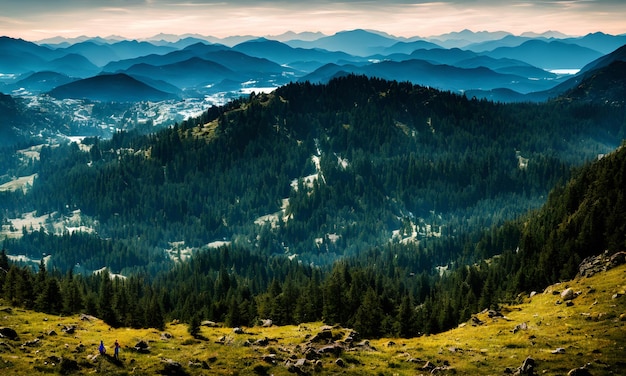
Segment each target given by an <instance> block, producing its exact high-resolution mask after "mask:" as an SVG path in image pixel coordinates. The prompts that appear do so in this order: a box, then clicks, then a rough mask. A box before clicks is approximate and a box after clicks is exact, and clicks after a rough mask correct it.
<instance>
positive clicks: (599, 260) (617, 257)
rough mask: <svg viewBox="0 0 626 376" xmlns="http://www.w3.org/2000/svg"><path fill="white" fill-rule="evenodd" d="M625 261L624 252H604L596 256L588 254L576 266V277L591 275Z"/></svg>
mask: <svg viewBox="0 0 626 376" xmlns="http://www.w3.org/2000/svg"><path fill="white" fill-rule="evenodd" d="M624 263H626V252H624V251H622V252H617V253H613V254H611V253H609V251H604V253H602V254H600V255H597V256H590V257H587V258H586V259H584V260H583V262H581V263H580V265H579V266H578V277H591V276H592V275H594V274H596V273H599V272H605V271H607V270H609V269H611V268H614V267H616V266H619V265H622V264H624Z"/></svg>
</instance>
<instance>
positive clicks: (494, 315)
mask: <svg viewBox="0 0 626 376" xmlns="http://www.w3.org/2000/svg"><path fill="white" fill-rule="evenodd" d="M487 316H488V317H489V318H490V319H493V318H497V317H504V315H503V314H502V312H500V311H496V310H493V309H490V310H489V311H487Z"/></svg>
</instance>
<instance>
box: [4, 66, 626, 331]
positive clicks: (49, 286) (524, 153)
mask: <svg viewBox="0 0 626 376" xmlns="http://www.w3.org/2000/svg"><path fill="white" fill-rule="evenodd" d="M625 126H626V121H625V114H624V110H623V107H621V106H619V105H603V104H594V103H593V102H584V103H579V102H577V101H571V102H568V101H554V102H548V103H544V104H507V105H505V104H497V103H492V102H487V101H479V100H475V99H471V98H466V97H464V96H459V95H456V94H451V93H447V92H440V91H437V90H433V89H429V88H425V87H420V86H415V85H412V84H409V83H398V82H388V81H383V80H378V79H369V78H365V77H359V76H347V77H343V78H338V79H334V80H332V81H331V82H330V83H329V84H327V85H313V84H310V83H298V84H290V85H287V86H284V87H281V88H279V89H277V90H276V91H274V92H273V93H272V94H259V95H252V96H251V97H250V98H247V99H241V100H238V101H234V102H232V103H230V104H228V105H226V106H223V107H214V108H211V109H210V110H208V111H207V112H205V113H204V114H203V115H202V116H201V117H198V118H195V119H191V120H188V121H185V122H182V123H180V124H177V125H176V126H174V127H172V128H170V129H166V130H163V131H161V132H159V133H157V134H153V135H148V136H141V135H137V134H131V133H124V132H120V133H118V134H117V135H115V136H114V137H113V138H112V139H111V140H100V139H96V138H92V139H86V140H84V141H83V142H82V144H81V145H80V146H79V145H77V144H75V143H74V144H69V145H61V146H55V147H48V146H44V147H42V149H41V152H40V155H39V160H37V161H32V164H31V166H30V167H29V168H30V169H31V170H33V171H35V172H37V174H38V175H37V178H36V179H35V180H34V183H33V186H32V188H30V189H28V190H16V191H6V192H0V195H1V196H0V198H1V199H0V205H1V206H2V215H3V217H4V221H3V222H6V221H9V220H10V219H11V218H15V217H16V216H18V215H20V214H21V213H26V212H35V213H36V214H37V215H48V216H49V219H50V221H49V222H50V226H49V227H50V229H46V228H43V227H42V228H41V229H39V230H36V231H31V229H29V228H24V229H23V231H22V233H23V234H22V236H19V237H11V238H6V239H5V240H4V242H3V247H4V249H5V250H6V251H7V253H9V254H11V255H18V254H25V255H28V256H31V257H34V258H37V259H39V258H40V257H41V255H42V253H44V254H47V255H50V256H51V257H50V259H49V261H48V264H47V268H46V267H43V266H44V264H43V263H41V264H40V266H42V267H40V269H39V272H38V273H37V274H36V275H33V274H31V273H30V272H29V271H28V269H25V268H21V267H19V266H16V265H13V266H9V262H8V260H6V259H3V260H2V261H3V265H2V267H3V268H5V269H6V270H8V272H7V273H6V274H1V275H0V276H1V277H2V280H0V282H2V284H3V293H4V298H5V299H6V300H7V301H10V302H12V303H13V304H16V305H25V306H29V307H33V306H34V307H36V308H38V309H41V310H43V311H49V312H52V313H58V312H66V313H70V312H77V311H86V312H89V313H92V314H96V315H98V316H100V317H102V318H103V319H105V321H107V322H109V323H111V324H114V325H128V326H155V325H158V323H162V322H163V320H165V319H173V318H178V319H182V320H185V321H188V322H197V321H198V320H199V319H211V320H214V321H225V322H226V323H227V324H229V325H240V324H243V325H249V324H252V323H254V322H255V320H257V319H258V318H271V319H272V320H274V322H275V323H277V324H287V323H297V322H304V321H311V320H321V319H323V320H324V321H326V322H328V323H342V324H344V325H349V326H352V327H354V328H355V329H357V330H358V331H359V332H361V333H362V334H363V335H364V336H366V337H376V336H381V335H388V334H393V335H400V336H412V335H416V334H419V333H433V332H438V331H441V330H445V329H447V328H450V327H452V326H454V325H456V323H458V322H459V321H460V320H466V319H468V318H469V317H470V315H471V313H473V312H476V311H478V310H480V309H482V308H485V307H488V306H491V305H494V304H498V303H499V302H501V301H506V300H511V299H514V298H515V296H516V295H517V294H518V293H519V292H520V291H522V290H527V289H530V288H535V289H537V288H542V286H545V285H546V284H547V283H550V282H554V281H556V280H558V279H559V278H564V277H571V275H572V273H573V272H575V267H576V265H577V262H578V261H580V260H581V259H582V257H584V256H586V255H589V254H594V253H597V252H601V251H603V250H604V248H608V249H610V250H612V251H615V250H619V249H620V248H623V247H624V246H626V244H624V237H623V234H624V231H623V229H624V222H625V221H624V213H621V212H619V210H621V209H616V208H620V207H624V206H623V205H622V204H623V203H622V204H620V203H621V200H623V198H620V197H621V196H620V195H621V190H620V189H619V188H611V187H622V186H624V182H623V178H624V173H623V166H624V165H625V162H624V152H623V149H620V150H619V151H618V152H616V153H614V154H611V155H609V156H606V157H605V158H603V159H601V160H600V161H598V162H596V163H594V164H592V165H590V166H589V167H585V168H584V169H582V170H580V171H578V172H576V173H575V174H574V175H573V176H574V180H572V181H571V182H570V183H568V184H567V185H565V181H566V179H569V178H570V176H571V175H570V174H571V171H572V169H573V168H575V167H578V166H581V165H583V164H584V163H587V162H590V161H592V160H596V159H597V157H598V155H599V154H605V153H608V152H610V151H612V150H614V149H615V148H616V147H617V146H618V145H619V144H620V143H621V140H622V138H623V137H624V134H626V133H625ZM611 161H613V162H611ZM24 168H25V167H24ZM594 174H595V175H594ZM609 178H610V179H609ZM583 181H584V182H585V183H577V182H583ZM607 181H608V182H610V183H611V184H612V185H607V184H605V183H607ZM559 183H560V184H559ZM594 185H595V186H596V188H597V189H595V190H594V192H597V194H600V192H604V193H605V194H604V195H602V196H592V194H591V193H585V191H583V190H582V187H584V186H594ZM555 186H559V187H563V186H564V187H565V188H557V190H556V191H553V193H552V194H551V196H550V197H551V198H550V199H549V200H548V206H546V207H544V209H541V210H540V211H539V212H538V214H530V215H529V217H521V219H520V216H521V215H523V214H524V213H527V212H528V211H529V210H531V209H536V208H539V207H540V206H541V205H542V204H543V203H544V202H545V200H546V197H547V195H548V192H549V191H550V189H552V188H553V187H555ZM576 187H578V188H576ZM563 192H565V193H566V194H564V193H563ZM588 196H589V197H588ZM566 197H568V198H569V199H568V200H569V201H567V202H566V203H562V202H559V201H558V200H563V199H565V198H566ZM590 203H593V204H590ZM605 204H606V205H605ZM620 205H621V206H620ZM578 208H583V209H578ZM77 210H80V214H81V216H82V218H83V221H84V224H85V225H88V226H89V228H90V229H91V232H86V231H85V232H70V231H65V232H64V233H62V234H60V235H59V234H57V235H54V234H53V231H51V229H52V228H53V223H54V222H55V221H56V220H58V219H59V218H60V219H63V218H67V217H68V216H69V215H70V214H72V213H75V212H76V211H77ZM585 213H589V215H583V214H585ZM574 214H576V215H574ZM578 215H580V217H578ZM590 216H591V218H590ZM510 220H515V221H513V222H511V221H510ZM541 221H547V222H541ZM561 223H563V224H561ZM600 223H602V225H600ZM620 226H621V227H620ZM553 229H559V230H558V231H556V230H554V231H556V232H555V233H551V232H550V231H553ZM620 229H621V230H620ZM619 231H621V234H622V235H621V237H620V235H618V234H619V233H620V232H619ZM573 236H575V238H574V237H573ZM599 238H602V239H605V242H598V241H597V240H598V239H599ZM215 241H221V242H222V244H225V245H223V246H222V247H220V248H219V249H214V248H210V247H207V244H209V243H211V242H215ZM174 243H178V244H181V243H182V244H184V245H185V246H186V247H190V248H191V249H193V250H194V252H195V253H194V255H193V257H192V258H191V259H187V257H185V255H183V254H182V253H179V254H178V255H175V256H172V253H171V252H170V253H169V254H166V252H165V250H166V249H170V250H171V248H172V244H174ZM556 245H559V247H557V246H556ZM563 245H566V246H565V247H564V246H563ZM591 245H593V247H591ZM518 247H519V251H517V252H516V250H517V249H518ZM596 248H598V249H596ZM174 253H175V252H174ZM168 255H169V257H168ZM494 256H495V257H494ZM554 260H560V261H561V260H562V261H563V263H558V262H554ZM563 265H565V268H562V269H558V270H557V268H560V267H561V266H563ZM105 266H106V267H109V268H110V269H109V270H111V271H112V272H114V273H118V272H121V273H123V274H125V275H128V276H129V278H128V279H116V280H114V281H111V279H110V278H109V274H108V272H105V273H102V274H97V275H89V274H84V275H79V274H73V273H71V270H73V269H81V271H85V272H88V271H91V270H96V269H100V268H102V267H105ZM42 294H46V295H45V296H44V297H42ZM56 297H59V298H60V300H59V299H56ZM56 301H62V302H64V303H63V304H57V305H55V304H53V303H52V302H56Z"/></svg>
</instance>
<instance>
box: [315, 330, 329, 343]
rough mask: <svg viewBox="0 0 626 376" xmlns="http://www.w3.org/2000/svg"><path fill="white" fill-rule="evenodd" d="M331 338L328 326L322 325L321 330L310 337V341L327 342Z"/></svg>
mask: <svg viewBox="0 0 626 376" xmlns="http://www.w3.org/2000/svg"><path fill="white" fill-rule="evenodd" d="M332 339H333V332H332V330H331V329H330V327H323V329H322V331H320V332H319V333H317V334H316V335H314V336H313V338H311V342H326V343H328V342H329V341H330V340H332Z"/></svg>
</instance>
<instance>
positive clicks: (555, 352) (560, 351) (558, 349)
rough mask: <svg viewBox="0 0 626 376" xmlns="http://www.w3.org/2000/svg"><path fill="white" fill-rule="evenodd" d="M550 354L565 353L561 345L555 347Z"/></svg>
mask: <svg viewBox="0 0 626 376" xmlns="http://www.w3.org/2000/svg"><path fill="white" fill-rule="evenodd" d="M552 354H565V349H564V348H562V347H557V348H556V349H554V350H552Z"/></svg>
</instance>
